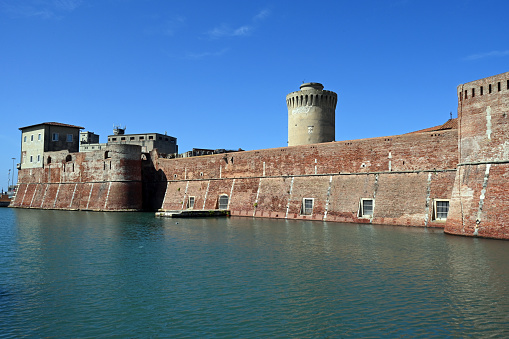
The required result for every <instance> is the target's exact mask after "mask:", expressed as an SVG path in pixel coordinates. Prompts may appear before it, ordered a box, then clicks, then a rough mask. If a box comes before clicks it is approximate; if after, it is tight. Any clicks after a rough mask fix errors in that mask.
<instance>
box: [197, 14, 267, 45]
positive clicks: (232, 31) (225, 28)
mask: <svg viewBox="0 0 509 339" xmlns="http://www.w3.org/2000/svg"><path fill="white" fill-rule="evenodd" d="M269 15H270V11H269V10H268V9H264V10H261V11H260V12H259V13H257V14H256V15H255V16H254V17H253V18H252V19H251V23H247V24H244V25H241V26H238V27H232V26H231V25H228V24H224V23H223V24H221V25H219V26H217V27H214V28H213V29H211V30H209V31H208V32H207V33H206V35H208V36H209V38H211V39H219V38H224V37H242V36H248V35H250V34H251V33H252V32H253V31H254V30H255V29H256V28H257V24H258V23H259V22H260V21H262V20H264V19H266V18H267V17H268V16H269Z"/></svg>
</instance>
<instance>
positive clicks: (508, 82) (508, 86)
mask: <svg viewBox="0 0 509 339" xmlns="http://www.w3.org/2000/svg"><path fill="white" fill-rule="evenodd" d="M507 89H509V80H507Z"/></svg>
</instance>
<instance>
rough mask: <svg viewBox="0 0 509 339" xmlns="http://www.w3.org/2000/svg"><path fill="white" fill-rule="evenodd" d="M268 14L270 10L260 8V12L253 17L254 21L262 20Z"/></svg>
mask: <svg viewBox="0 0 509 339" xmlns="http://www.w3.org/2000/svg"><path fill="white" fill-rule="evenodd" d="M269 15H270V11H269V10H268V9H264V10H261V11H260V13H258V14H256V15H255V16H254V18H253V20H254V21H260V20H264V19H265V18H267V17H268V16H269Z"/></svg>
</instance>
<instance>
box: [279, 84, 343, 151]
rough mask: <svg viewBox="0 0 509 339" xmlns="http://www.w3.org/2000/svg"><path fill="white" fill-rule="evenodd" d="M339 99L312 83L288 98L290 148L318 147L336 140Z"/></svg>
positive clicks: (304, 85)
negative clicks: (302, 146)
mask: <svg viewBox="0 0 509 339" xmlns="http://www.w3.org/2000/svg"><path fill="white" fill-rule="evenodd" d="M337 101H338V95H337V94H336V93H334V92H332V91H324V90H323V85H322V84H319V83H316V82H309V83H306V84H302V85H301V86H300V91H297V92H292V93H290V94H288V95H287V96H286V106H287V107H288V146H296V145H308V144H317V143H320V142H329V141H334V140H335V139H336V131H335V120H336V118H335V115H336V103H337Z"/></svg>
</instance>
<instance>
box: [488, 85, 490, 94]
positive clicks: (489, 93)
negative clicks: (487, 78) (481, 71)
mask: <svg viewBox="0 0 509 339" xmlns="http://www.w3.org/2000/svg"><path fill="white" fill-rule="evenodd" d="M488 93H489V94H491V84H489V85H488Z"/></svg>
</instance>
